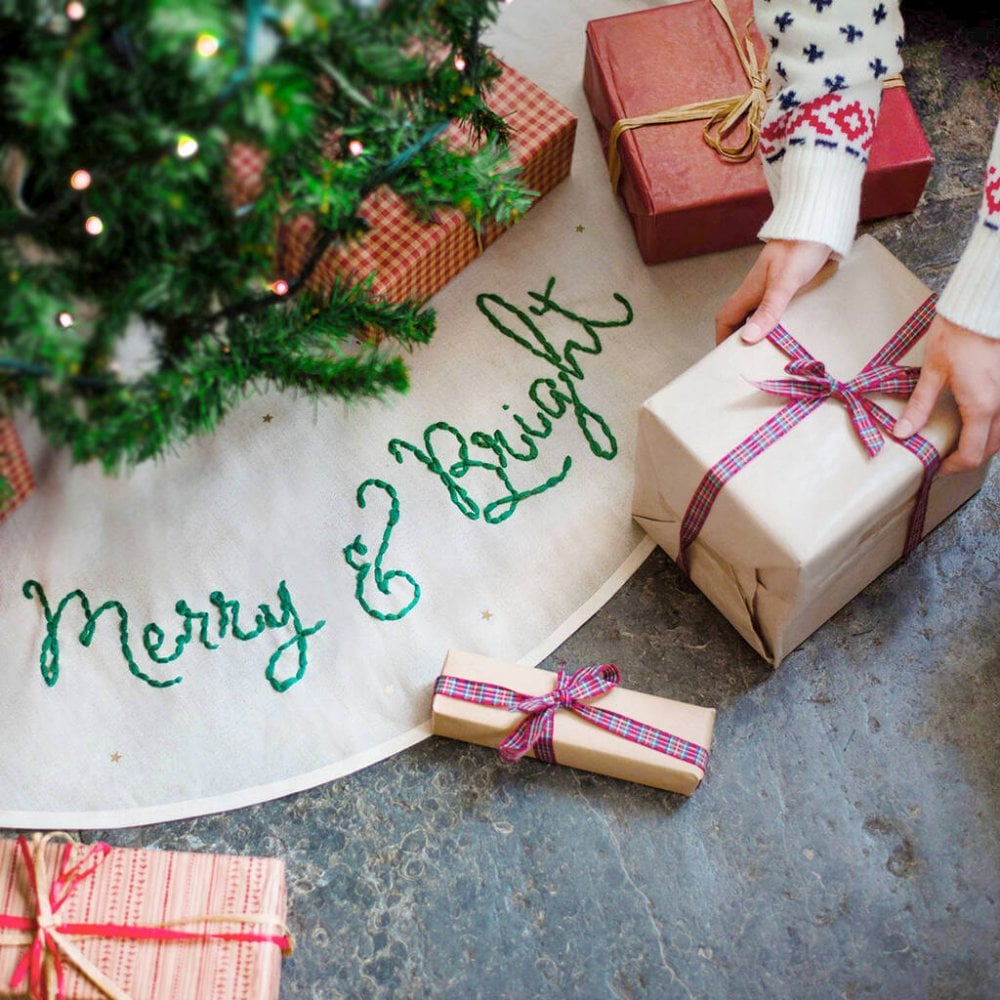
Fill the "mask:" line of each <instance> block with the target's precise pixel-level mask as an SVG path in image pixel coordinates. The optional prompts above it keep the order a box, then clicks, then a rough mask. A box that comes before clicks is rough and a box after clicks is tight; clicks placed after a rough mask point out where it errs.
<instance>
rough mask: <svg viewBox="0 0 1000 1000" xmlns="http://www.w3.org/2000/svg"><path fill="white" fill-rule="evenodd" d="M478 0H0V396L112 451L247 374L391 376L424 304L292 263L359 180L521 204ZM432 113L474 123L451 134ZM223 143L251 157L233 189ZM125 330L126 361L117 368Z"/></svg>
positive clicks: (218, 401) (346, 212) (132, 454)
mask: <svg viewBox="0 0 1000 1000" xmlns="http://www.w3.org/2000/svg"><path fill="white" fill-rule="evenodd" d="M498 9H499V0H447V2H445V0H434V2H430V0H388V2H383V3H381V4H372V3H368V2H363V0H288V2H273V3H269V4H267V5H265V4H263V3H262V2H260V0H247V2H232V0H230V2H226V0H144V2H140V0H89V2H86V3H78V4H74V3H66V4H64V3H62V2H59V3H55V2H52V0H34V2H25V0H0V88H2V91H3V100H2V103H0V135H2V136H3V137H4V138H3V143H4V145H3V147H2V148H0V166H2V175H0V298H2V301H0V398H2V399H3V400H4V401H5V402H6V405H7V406H8V407H19V406H21V407H25V408H27V409H28V410H30V411H31V412H32V413H33V415H34V417H35V419H36V420H37V421H38V422H39V424H40V426H41V427H42V429H43V430H44V432H45V433H46V435H47V436H48V437H49V439H50V440H51V442H52V443H53V444H54V445H56V446H67V447H68V448H69V449H70V451H71V454H72V456H73V458H74V459H75V460H78V461H89V460H97V461H100V462H101V463H102V465H103V466H104V467H105V468H106V469H108V470H109V471H111V470H115V469H118V468H120V467H121V466H122V465H123V464H124V465H129V464H133V463H135V462H139V461H144V460H146V459H149V458H154V457H156V456H158V455H161V454H162V453H163V452H164V451H165V450H166V449H168V448H169V447H171V446H172V445H174V444H176V443H177V442H179V441H182V440H184V439H185V438H186V437H188V436H190V435H192V434H198V433H206V432H209V431H211V430H213V429H214V428H215V427H216V426H217V425H218V422H219V421H220V420H221V419H223V417H224V416H225V414H226V412H227V411H228V410H230V409H231V408H232V407H233V406H235V405H237V404H238V403H239V401H240V400H241V399H243V398H245V397H246V395H247V394H248V393H250V392H252V391H254V390H255V389H258V388H260V387H261V386H263V385H265V384H272V385H275V386H277V387H278V388H291V389H295V390H297V391H302V392H305V393H306V394H308V395H312V396H324V395H334V396H339V397H341V398H345V399H351V398H356V397H378V396H381V395H382V394H384V393H385V392H388V391H401V390H403V389H405V388H406V385H407V378H408V377H407V373H406V368H405V365H404V363H403V361H402V359H401V358H400V357H398V356H392V355H391V354H390V350H391V349H392V348H393V347H404V348H408V347H412V346H414V345H418V344H423V343H426V342H427V340H429V339H430V336H431V334H432V332H433V326H434V315H433V312H432V311H431V310H429V309H426V308H423V307H422V306H421V304H419V303H391V302H385V301H383V300H382V299H380V298H379V297H378V296H377V295H375V294H374V293H373V291H372V284H371V282H370V281H365V282H362V283H360V284H351V283H349V282H344V283H342V284H338V285H337V286H336V287H335V288H334V289H332V290H331V291H330V293H329V294H328V295H325V296H324V297H323V298H322V299H320V298H317V297H316V296H315V294H314V293H310V292H307V291H306V285H307V282H308V279H309V277H310V275H311V273H312V270H313V268H315V266H316V264H317V262H318V261H319V259H320V258H321V256H322V254H323V252H324V251H325V250H326V249H327V248H328V247H329V246H332V245H334V244H344V243H348V242H350V240H351V239H353V238H355V237H356V236H358V235H360V233H361V232H362V231H363V226H364V224H363V223H362V222H361V221H360V218H359V208H360V205H361V203H362V201H363V200H364V198H365V197H366V196H367V195H368V194H369V193H370V192H371V191H373V190H374V189H375V188H376V187H378V186H379V185H383V184H388V185H390V186H392V187H393V188H395V189H396V190H397V191H398V192H399V193H400V194H401V195H403V196H404V197H406V198H408V199H409V200H410V201H411V203H412V204H413V206H414V208H415V210H416V211H418V212H419V213H421V214H422V215H423V216H425V217H430V216H431V215H432V213H433V212H434V210H435V209H436V208H439V207H441V206H445V205H456V206H460V207H461V208H462V209H463V210H464V211H465V212H466V214H467V215H468V216H469V218H470V220H472V221H473V222H474V223H475V224H479V223H481V222H482V221H485V220H486V219H490V218H493V219H497V220H498V221H500V222H502V223H506V222H509V221H511V220H512V219H514V218H516V217H517V215H518V214H520V213H521V212H523V211H524V210H525V208H526V207H527V205H528V204H529V203H530V193H528V192H526V191H525V190H524V189H523V187H521V186H520V184H519V182H518V173H517V171H516V170H512V169H511V168H510V167H509V165H508V164H507V162H506V160H505V151H504V144H505V142H506V139H507V129H506V125H505V124H504V123H503V122H502V120H500V119H499V118H497V117H496V116H495V115H493V114H492V112H490V111H489V109H488V108H487V107H486V105H485V102H484V100H483V97H484V93H485V91H486V88H487V87H488V85H489V84H490V83H491V82H492V80H493V79H495V78H496V76H497V75H498V74H499V68H498V67H497V65H496V63H495V62H494V61H493V60H492V59H491V58H490V57H489V53H488V52H487V50H486V49H485V48H484V47H483V46H482V44H481V43H480V41H479V32H480V26H481V25H482V24H485V23H488V22H490V21H492V20H494V19H495V18H496V16H497V13H498ZM452 120H459V121H462V122H464V123H466V124H467V126H468V127H469V128H470V129H471V130H472V131H473V132H475V133H476V134H479V135H480V136H481V137H482V140H483V141H482V143H481V144H480V145H479V146H478V147H477V148H476V149H475V150H465V151H460V150H454V149H450V148H448V146H447V145H446V144H445V142H444V141H443V140H442V138H441V136H442V133H443V131H444V128H445V126H446V125H447V124H448V122H449V121H452ZM236 143H246V144H250V145H252V146H255V147H256V148H258V149H261V150H263V151H265V152H266V156H267V161H266V165H265V167H264V169H263V172H262V175H261V178H260V183H259V189H258V190H256V191H254V192H253V194H252V196H251V197H241V198H237V199H236V200H235V201H234V200H233V197H232V171H231V161H232V150H233V146H234V144H236ZM359 144H360V145H359ZM78 171H86V177H83V175H81V174H79V173H77V172H78ZM71 178H72V182H71ZM81 178H83V179H82V180H81ZM78 180H80V183H79V184H78V183H77V181H78ZM84 181H85V182H84ZM302 213H307V214H309V215H310V216H311V217H312V218H313V219H314V221H315V227H316V228H315V233H314V243H313V245H312V248H311V253H310V255H309V256H308V257H307V260H306V263H305V265H304V266H303V268H302V269H301V271H300V272H299V273H298V274H290V275H285V274H280V273H278V270H279V266H280V255H279V242H280V241H279V238H278V237H279V234H280V232H281V231H282V227H283V226H285V225H287V223H288V222H289V221H290V220H291V219H294V218H295V217H296V216H298V215H300V214H302ZM95 220H99V222H95ZM279 279H280V283H279ZM137 329H139V330H140V331H143V333H142V334H141V335H142V336H145V337H147V338H148V339H149V345H148V346H149V350H148V351H147V353H148V355H149V360H148V361H147V362H146V363H145V365H144V367H141V369H140V370H139V371H138V372H136V373H135V374H134V375H132V376H129V377H126V376H125V375H124V374H123V373H122V371H121V357H120V355H121V353H122V352H121V347H122V343H123V341H124V339H125V338H126V334H127V333H128V334H129V336H131V337H134V336H135V331H136V330H137ZM373 333H374V334H376V336H372V334H373ZM377 341H381V343H378V342H377Z"/></svg>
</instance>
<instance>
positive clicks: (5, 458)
mask: <svg viewBox="0 0 1000 1000" xmlns="http://www.w3.org/2000/svg"><path fill="white" fill-rule="evenodd" d="M0 473H2V474H3V475H4V476H5V477H6V479H7V481H8V482H9V483H10V485H11V487H12V488H13V490H14V495H13V496H12V497H11V498H10V499H9V500H8V501H7V502H6V503H5V504H0V521H3V520H4V519H5V518H8V517H10V515H11V514H13V513H14V511H15V510H17V508H18V507H20V506H21V504H22V503H24V501H25V500H27V498H28V497H29V496H31V493H32V491H33V490H34V489H35V477H34V476H33V475H32V474H31V466H30V465H29V464H28V457H27V455H25V454H24V448H23V447H22V446H21V439H20V438H19V437H18V434H17V430H16V429H15V427H14V424H13V423H12V422H11V421H10V420H0Z"/></svg>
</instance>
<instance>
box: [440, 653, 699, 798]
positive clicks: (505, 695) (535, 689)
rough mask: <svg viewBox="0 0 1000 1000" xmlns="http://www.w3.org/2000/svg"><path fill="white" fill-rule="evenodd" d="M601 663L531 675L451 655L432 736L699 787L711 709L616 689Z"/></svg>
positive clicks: (508, 756) (679, 787)
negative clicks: (571, 671) (570, 669)
mask: <svg viewBox="0 0 1000 1000" xmlns="http://www.w3.org/2000/svg"><path fill="white" fill-rule="evenodd" d="M619 679H620V675H619V671H618V668H617V667H616V666H614V665H613V664H610V663H605V664H602V665H598V666H589V667H582V668H581V669H579V670H576V671H574V672H573V673H571V674H570V673H567V672H565V671H562V670H560V671H558V672H557V673H552V672H551V671H548V670H536V669H534V668H532V667H524V666H519V665H517V664H514V663H505V662H503V661H502V660H495V659H492V658H490V657H487V656H477V655H475V654H473V653H461V652H457V651H456V650H450V651H449V653H448V655H447V657H446V658H445V662H444V666H443V667H442V669H441V674H440V676H439V677H438V679H437V682H436V683H435V685H434V702H433V714H432V718H431V731H432V732H433V733H435V734H436V735H438V736H448V737H451V738H452V739H459V740H465V741H466V742H468V743H478V744H481V745H482V746H488V747H496V748H497V749H498V750H499V752H500V757H501V759H503V760H504V761H508V762H513V761H517V760H520V759H521V758H522V757H524V756H526V755H530V756H532V757H535V758H537V759H538V760H541V761H545V762H546V763H550V764H556V763H558V764H565V765H567V766H568V767H577V768H581V769H583V770H586V771H594V772H596V773H597V774H606V775H609V776H610V777H612V778H623V779H625V780H626V781H636V782H639V783H640V784H644V785H652V786H653V787H654V788H662V789H665V790H667V791H672V792H680V793H681V794H682V795H690V794H691V793H692V792H693V791H694V790H695V789H696V788H697V787H698V785H699V784H700V783H701V780H702V778H703V777H704V775H705V768H706V767H707V765H708V753H709V748H710V745H711V742H712V729H713V726H714V724H715V709H714V708H700V707H698V706H697V705H686V704H684V703H683V702H679V701H671V700H670V699H668V698H659V697H657V696H655V695H651V694H641V693H640V692H638V691H629V690H627V689H625V688H622V687H619V686H618V682H619Z"/></svg>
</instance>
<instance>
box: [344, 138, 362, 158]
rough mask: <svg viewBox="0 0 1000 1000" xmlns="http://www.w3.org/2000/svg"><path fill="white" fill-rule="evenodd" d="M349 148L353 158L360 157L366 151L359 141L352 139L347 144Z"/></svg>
mask: <svg viewBox="0 0 1000 1000" xmlns="http://www.w3.org/2000/svg"><path fill="white" fill-rule="evenodd" d="M347 148H348V149H349V150H350V151H351V156H360V155H361V154H362V153H363V152H364V151H365V147H364V146H362V145H361V142H360V141H359V140H358V139H352V140H351V141H350V142H349V143H348V144H347Z"/></svg>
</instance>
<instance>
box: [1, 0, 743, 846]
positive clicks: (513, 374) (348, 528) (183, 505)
mask: <svg viewBox="0 0 1000 1000" xmlns="http://www.w3.org/2000/svg"><path fill="white" fill-rule="evenodd" d="M642 6H645V5H644V4H640V3H623V2H621V0H615V2H611V0H592V2H588V3H586V4H579V3H570V2H568V0H566V2H557V0H515V2H514V3H513V4H511V5H509V6H506V7H505V8H504V10H503V12H502V15H501V20H500V22H499V25H498V26H497V28H496V29H495V30H494V31H493V33H492V35H491V38H490V40H491V43H492V44H493V45H494V47H495V49H496V51H497V53H498V54H499V55H500V56H502V57H503V58H504V59H505V60H507V61H508V62H510V63H511V64H512V65H513V66H515V67H516V68H518V69H519V70H521V71H522V72H524V73H525V74H526V75H528V76H529V77H531V78H533V79H534V80H536V81H537V82H538V83H539V84H540V85H541V86H542V87H543V88H545V89H546V90H548V91H549V92H550V93H551V94H552V95H553V96H555V97H556V98H557V99H558V100H560V101H562V102H563V103H564V104H566V105H567V106H569V107H570V108H571V109H572V110H573V111H575V112H576V113H577V115H578V116H579V118H580V124H579V132H578V136H577V146H576V155H575V158H574V165H573V174H572V177H571V178H570V179H569V180H568V181H566V182H564V183H563V184H562V185H560V187H558V188H557V189H556V190H555V191H554V192H552V193H551V194H550V195H548V196H547V197H546V198H545V199H544V200H543V201H541V202H539V203H538V204H537V205H536V206H535V207H534V208H532V210H531V211H530V212H529V213H528V215H527V216H526V217H525V219H524V220H523V222H522V223H520V224H519V225H518V226H517V227H515V229H514V230H512V231H511V232H509V233H507V234H506V235H504V236H503V237H502V238H501V239H500V240H499V241H498V242H497V243H495V244H494V245H493V246H491V247H490V248H488V250H487V251H486V253H485V255H484V256H482V257H481V258H480V259H478V260H477V261H476V262H475V263H474V264H473V265H472V266H470V267H469V268H468V269H467V270H465V271H464V272H463V273H462V274H461V275H460V276H459V277H458V278H457V279H455V280H454V281H453V282H452V283H451V284H450V285H449V286H448V287H447V288H446V289H445V290H444V291H443V292H442V293H441V294H440V295H439V296H438V297H437V299H436V300H435V305H436V307H437V309H438V313H439V332H438V333H437V335H436V337H435V339H434V341H433V342H432V344H431V345H430V346H428V347H427V348H425V349H422V350H420V351H418V352H416V353H414V354H413V355H412V357H411V358H410V363H411V370H412V384H413V388H412V390H411V392H410V393H409V394H408V395H406V396H401V397H396V398H393V399H390V400H389V401H387V402H385V403H373V404H352V405H350V406H345V405H341V404H335V403H327V404H324V405H319V406H314V405H312V404H310V403H309V402H307V401H304V400H302V399H296V398H295V397H293V396H291V395H279V394H276V393H270V394H267V393H265V394H261V395H259V396H256V397H254V398H251V399H249V400H248V401H247V402H245V403H244V404H243V405H242V406H241V407H240V408H239V409H238V411H237V412H235V413H233V414H232V415H231V416H230V417H229V418H227V420H226V421H225V422H224V424H223V426H222V428H221V429H220V431H219V432H218V433H217V434H215V435H214V436H212V437H209V438H204V439H201V440H198V441H196V442H193V443H190V444H188V445H185V446H184V447H181V448H179V449H178V450H177V452H176V453H175V454H172V455H170V456H169V457H167V458H165V459H164V460H163V461H160V462H158V463H156V464H154V465H148V466H145V467H142V468H140V469H138V470H136V471H135V472H134V473H132V474H131V475H129V476H128V477H125V478H120V479H109V478H107V477H105V476H104V475H102V474H101V472H100V471H99V470H98V469H96V468H92V467H82V468H80V467H78V468H74V467H71V466H70V465H69V463H68V461H67V458H66V456H65V454H53V453H51V452H50V451H48V450H47V449H46V448H45V447H44V445H43V444H42V442H41V441H40V439H39V437H38V435H37V433H36V432H35V431H34V429H33V427H32V426H31V425H30V424H29V423H27V422H25V421H20V422H19V426H20V429H21V432H22V436H23V437H24V440H25V445H26V447H27V449H28V452H29V455H30V457H31V460H32V463H33V466H34V470H35V475H36V477H37V480H38V489H37V491H36V493H35V494H34V495H33V496H32V497H31V499H30V500H29V501H28V502H27V503H25V504H24V505H23V506H22V507H21V508H20V509H19V510H18V511H17V512H16V513H15V514H14V515H13V516H12V517H11V518H10V519H9V520H8V521H7V522H5V523H4V524H3V525H0V566H2V574H0V637H2V638H0V642H2V646H3V656H2V670H0V706H2V712H3V727H2V730H0V743H2V749H3V752H2V754H0V825H6V826H19V827H36V828H45V827H66V828H70V829H78V828H94V827H107V826H115V825H132V824H138V823H145V822H153V821H160V820H166V819H172V818H179V817H183V816H189V815H195V814H199V813H205V812H214V811H219V810H222V809H226V808H232V807H235V806H239V805H244V804H248V803H251V802H254V801H260V800H263V799H266V798H270V797H275V796H278V795H282V794H286V793H288V792H291V791H295V790H299V789H302V788H306V787H309V786H311V785H314V784H318V783H320V782H323V781H327V780H330V779H333V778H335V777H338V776H340V775H343V774H346V773H349V772H351V771H352V770H356V769H357V768H359V767H363V766H365V765H367V764H369V763H372V762H374V761H376V760H379V759H381V758H383V757H385V756H387V755H388V754H391V753H393V752H396V751H398V750H399V749H401V748H403V747H405V746H408V745H410V744H412V743H414V742H416V741H417V740H419V739H421V738H423V737H424V736H425V735H426V734H427V720H428V719H429V714H430V700H431V686H432V683H433V680H434V678H435V676H436V675H437V673H438V671H439V669H440V667H441V664H442V661H443V659H444V655H445V652H446V650H447V649H448V648H449V647H454V648H459V649H467V650H470V651H473V652H478V653H483V654H486V655H491V656H498V657H502V658H506V659H509V660H512V661H521V662H526V663H534V662H536V661H537V660H538V659H540V658H541V657H542V656H544V655H546V654H547V653H548V652H549V651H551V649H553V648H554V647H555V645H557V644H558V642H559V641H561V640H562V639H563V638H565V637H566V636H567V635H568V634H569V633H570V632H571V631H572V630H573V629H574V628H576V627H577V626H578V625H579V624H581V623H582V621H584V620H585V618H586V617H587V615H589V614H591V613H593V611H594V610H596V608H597V607H598V606H599V605H600V603H601V602H602V601H604V600H606V599H607V598H608V597H609V596H610V595H611V593H613V591H614V589H615V587H617V586H618V585H619V584H620V583H621V582H623V581H624V579H626V578H627V575H628V573H630V572H631V571H632V570H633V569H634V568H635V567H636V566H637V565H638V563H639V562H640V561H641V559H642V558H643V557H644V556H645V555H646V553H648V551H649V545H648V543H645V542H644V540H643V537H642V534H641V532H640V531H638V529H637V528H636V527H635V526H634V525H633V523H632V522H631V519H630V514H629V510H630V495H631V488H632V480H633V473H632V461H633V445H634V439H635V423H636V413H637V410H638V407H639V405H640V404H641V402H642V401H643V400H644V399H645V398H646V397H647V396H648V395H650V394H651V393H652V392H654V391H655V390H656V389H657V388H659V387H660V386H661V385H662V384H664V383H665V382H666V381H668V380H669V379H670V378H671V377H673V376H674V375H676V374H678V373H679V372H680V371H682V370H683V369H684V368H686V367H687V366H688V365H690V364H691V363H692V362H693V361H695V360H696V359H697V358H698V357H700V356H701V355H702V354H703V353H704V352H706V351H707V350H709V349H710V348H711V346H712V343H713V332H712V316H713V314H714V311H715V309H716V308H717V307H718V305H719V304H720V303H721V301H722V300H723V299H724V298H725V296H726V294H727V293H728V292H729V291H730V290H731V289H732V288H733V287H735V285H736V284H737V283H738V282H739V280H740V278H741V277H742V275H743V273H745V271H746V269H747V268H748V267H749V265H750V263H751V261H752V259H753V256H754V252H755V251H754V249H753V248H747V249H746V250H744V251H737V252H735V253H731V254H726V255H718V256H710V257H703V258H699V259H696V260H690V261H683V262H679V263H676V264H670V265H662V266H659V267H655V268H648V267H645V266H644V265H643V264H642V262H641V261H640V259H639V256H638V253H637V251H636V250H635V247H634V242H633V239H632V233H631V229H630V226H629V222H628V219H627V217H626V215H625V214H624V211H623V210H622V209H621V207H620V206H619V204H618V202H617V200H616V199H615V198H614V197H613V196H612V194H611V191H610V188H609V186H608V182H607V179H606V174H605V168H604V164H603V159H602V155H601V151H600V148H599V145H598V141H597V137H596V134H595V131H594V127H593V124H592V122H591V119H590V117H589V112H588V110H587V107H586V103H585V101H584V98H583V91H582V87H581V82H580V78H581V74H582V66H583V51H584V27H585V24H586V20H587V19H588V18H591V17H598V16H604V15H608V14H614V13H621V12H622V11H624V10H630V9H637V8H639V7H642ZM574 345H576V346H574ZM505 442H506V444H505ZM508 446H509V447H508Z"/></svg>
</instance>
